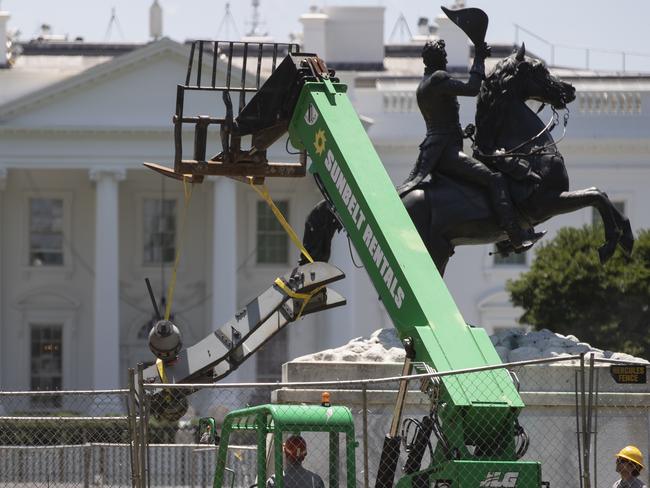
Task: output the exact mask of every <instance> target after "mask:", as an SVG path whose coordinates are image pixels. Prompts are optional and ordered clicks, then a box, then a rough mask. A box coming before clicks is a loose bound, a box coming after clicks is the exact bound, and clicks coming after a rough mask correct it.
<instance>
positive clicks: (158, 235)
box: [142, 198, 176, 266]
mask: <svg viewBox="0 0 650 488" xmlns="http://www.w3.org/2000/svg"><path fill="white" fill-rule="evenodd" d="M142 212H143V219H142V220H143V232H144V240H143V242H144V244H143V249H142V261H143V264H144V265H145V266H147V265H156V264H169V263H173V262H174V259H175V257H176V199H164V200H163V199H160V198H145V200H144V203H143V206H142Z"/></svg>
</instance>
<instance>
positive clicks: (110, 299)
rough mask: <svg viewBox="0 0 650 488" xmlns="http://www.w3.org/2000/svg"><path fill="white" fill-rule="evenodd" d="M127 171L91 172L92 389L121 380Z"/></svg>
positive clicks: (115, 384)
mask: <svg viewBox="0 0 650 488" xmlns="http://www.w3.org/2000/svg"><path fill="white" fill-rule="evenodd" d="M124 178H125V171H124V170H121V171H120V170H118V171H114V170H102V169H96V170H95V169H92V170H90V179H91V180H93V181H94V182H95V183H96V188H95V288H94V292H95V293H94V323H95V328H94V342H93V346H94V347H93V385H92V386H93V388H99V389H103V388H109V389H111V388H118V387H119V386H120V385H121V384H122V383H124V381H120V380H121V378H120V377H119V373H120V350H119V343H120V300H119V268H120V262H119V252H118V247H119V239H118V230H119V216H118V202H119V195H118V189H119V188H118V182H119V181H121V180H123V179H124Z"/></svg>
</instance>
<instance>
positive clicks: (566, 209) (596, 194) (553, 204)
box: [529, 187, 634, 263]
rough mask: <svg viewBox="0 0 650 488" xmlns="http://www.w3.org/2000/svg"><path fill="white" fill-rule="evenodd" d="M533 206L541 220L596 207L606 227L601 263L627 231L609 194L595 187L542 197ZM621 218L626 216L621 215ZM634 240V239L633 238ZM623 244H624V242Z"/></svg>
mask: <svg viewBox="0 0 650 488" xmlns="http://www.w3.org/2000/svg"><path fill="white" fill-rule="evenodd" d="M531 207H532V208H530V209H529V212H530V214H531V217H533V219H534V220H539V221H541V220H545V219H546V218H548V217H552V216H554V215H560V214H565V213H570V212H574V211H576V210H580V209H582V208H585V207H594V208H595V209H596V210H598V213H599V214H600V216H601V218H602V219H603V224H604V228H605V243H604V244H603V245H602V246H601V247H600V248H599V249H598V255H599V256H600V262H601V263H605V262H606V261H607V260H608V259H609V258H611V257H612V255H613V254H614V251H615V250H616V245H617V244H618V243H619V240H621V238H622V234H623V233H624V232H625V230H624V229H621V228H619V225H618V222H617V220H618V218H617V216H616V213H617V210H616V208H615V207H614V205H613V204H612V202H611V201H610V200H609V198H608V197H607V195H606V194H605V193H603V192H602V191H600V190H599V189H598V188H595V187H592V188H586V189H584V190H575V191H564V192H562V193H560V194H558V195H550V196H546V197H545V198H544V197H542V198H540V199H539V200H536V201H535V202H534V205H531ZM619 215H620V214H619ZM621 219H624V218H623V217H622V216H621ZM628 226H629V222H628ZM630 234H631V230H630ZM632 241H634V239H633V238H632ZM626 245H627V243H626ZM621 246H623V243H622V242H621ZM630 249H631V247H630Z"/></svg>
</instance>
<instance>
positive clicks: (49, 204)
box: [29, 198, 63, 266]
mask: <svg viewBox="0 0 650 488" xmlns="http://www.w3.org/2000/svg"><path fill="white" fill-rule="evenodd" d="M29 264H30V266H62V265H63V200H62V199H61V198H30V199H29Z"/></svg>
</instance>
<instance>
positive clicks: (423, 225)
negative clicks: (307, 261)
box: [303, 7, 634, 274]
mask: <svg viewBox="0 0 650 488" xmlns="http://www.w3.org/2000/svg"><path fill="white" fill-rule="evenodd" d="M442 9H443V11H444V12H445V14H447V16H448V17H449V18H450V19H451V20H452V21H453V22H454V23H455V24H456V25H458V26H459V27H460V28H461V29H462V30H463V31H464V32H465V33H466V34H467V35H468V37H469V38H470V39H471V41H472V42H473V44H474V47H475V49H474V52H475V55H474V61H473V64H472V67H471V69H470V73H469V79H468V80H467V81H464V80H461V79H457V78H454V77H453V76H452V75H451V74H450V73H448V72H447V54H446V51H445V43H444V41H443V40H436V41H433V42H427V43H426V44H425V45H424V48H423V49H422V60H423V62H424V75H423V77H422V80H421V81H420V83H419V85H418V88H417V91H416V98H417V103H418V107H419V109H420V112H421V113H422V116H423V118H424V122H425V125H426V131H427V132H426V136H425V139H424V141H423V142H422V144H420V153H419V156H418V158H417V161H416V163H415V165H414V167H413V169H412V170H411V172H410V174H409V176H408V178H407V179H406V181H405V182H404V183H403V184H402V185H400V186H398V188H397V191H398V192H399V195H400V197H401V199H402V201H403V203H404V205H405V207H406V209H407V210H408V212H409V215H410V216H411V219H412V220H413V222H414V224H415V226H416V228H417V229H418V232H419V234H420V236H421V238H422V240H423V241H424V243H425V245H426V247H427V250H428V251H429V254H430V255H431V257H432V259H433V261H434V263H435V264H436V267H437V268H438V271H439V272H440V273H441V274H444V271H445V267H446V265H447V263H448V261H449V258H450V257H451V256H452V255H453V253H454V248H455V247H456V246H458V245H466V244H489V243H495V244H496V248H497V252H498V253H499V254H501V255H504V256H507V255H509V254H510V253H522V252H525V251H527V250H529V249H530V248H531V247H532V246H533V245H534V244H535V242H536V241H537V240H539V239H540V238H541V237H542V236H543V235H544V232H536V231H535V229H534V227H535V226H536V225H537V224H540V223H542V222H544V221H546V220H548V219H550V218H551V217H554V216H556V215H560V214H564V213H569V212H573V211H575V210H579V209H581V208H585V207H594V208H596V209H597V210H598V212H599V213H600V216H601V217H602V220H603V223H604V231H605V243H604V244H603V245H602V246H601V247H600V248H599V250H598V253H599V256H600V260H601V262H603V263H604V262H606V261H607V260H608V259H609V258H610V257H611V256H612V255H613V253H614V251H615V250H616V246H617V245H620V246H621V248H622V250H623V251H624V252H625V253H627V254H630V253H631V252H632V247H633V245H634V237H633V234H632V229H631V226H630V222H629V220H628V219H626V218H625V217H624V216H623V215H622V214H621V213H620V212H619V211H618V210H617V209H616V207H615V206H614V205H613V204H612V202H611V201H610V200H609V198H608V197H607V195H606V194H605V193H604V192H602V191H600V190H598V189H597V188H594V187H592V188H587V189H584V190H574V191H569V178H568V175H567V172H566V167H565V164H564V159H563V157H562V154H560V151H559V150H558V147H557V143H556V141H555V140H554V139H553V136H552V135H551V131H552V130H553V128H554V127H555V125H557V123H558V122H559V115H558V112H557V111H558V110H565V111H566V112H565V116H564V126H565V129H566V123H567V121H568V108H567V104H568V103H570V102H572V101H573V100H574V99H575V89H574V88H573V86H572V85H570V84H569V83H566V82H563V81H561V80H559V79H558V78H557V77H555V76H553V75H552V74H551V73H550V72H549V70H548V68H547V67H546V66H545V64H544V63H543V62H542V61H540V60H538V59H534V58H531V57H529V56H526V51H525V46H524V45H523V44H522V46H521V47H520V48H519V49H518V50H517V51H516V52H515V53H513V54H511V55H510V56H508V57H506V58H504V59H502V60H501V61H499V62H498V63H497V64H496V66H495V67H494V69H493V70H492V71H491V72H490V74H489V75H488V76H487V77H486V76H485V67H484V66H485V58H486V57H488V56H489V55H490V47H489V46H488V45H487V44H486V43H485V40H484V39H485V33H486V31H487V24H488V18H487V15H486V14H485V12H483V11H482V10H480V9H477V8H465V9H460V10H448V9H446V8H444V7H442ZM477 95H478V99H477V106H476V116H475V126H472V125H469V126H468V127H467V128H465V130H462V129H461V126H460V122H459V105H458V100H457V97H458V96H472V97H473V96H477ZM528 100H536V101H538V102H541V104H542V106H541V107H540V110H538V111H537V112H535V111H533V110H532V109H531V108H530V107H529V106H528V104H527V103H526V102H527V101H528ZM545 105H548V106H550V107H551V110H552V114H553V115H552V119H551V121H550V122H549V123H547V124H545V123H544V122H543V121H542V120H541V119H540V118H539V116H538V113H539V112H541V109H542V108H543V107H544V106H545ZM463 137H469V138H470V139H472V142H473V144H472V149H473V153H472V156H469V155H467V154H465V153H464V152H463ZM332 209H333V207H332V206H331V205H330V204H329V202H327V201H326V200H324V201H322V202H320V203H319V204H317V205H316V207H315V208H314V209H313V210H312V211H311V213H310V214H309V216H308V217H307V220H306V222H305V233H304V237H303V243H304V245H305V247H306V249H307V250H308V251H309V253H310V254H311V255H312V256H313V257H314V259H316V260H321V261H327V260H328V259H329V256H330V251H331V240H332V238H333V236H334V232H336V231H338V230H340V229H341V228H342V227H341V225H340V224H339V222H338V219H337V217H336V215H335V213H334V212H333V210H332ZM303 259H304V258H303Z"/></svg>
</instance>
